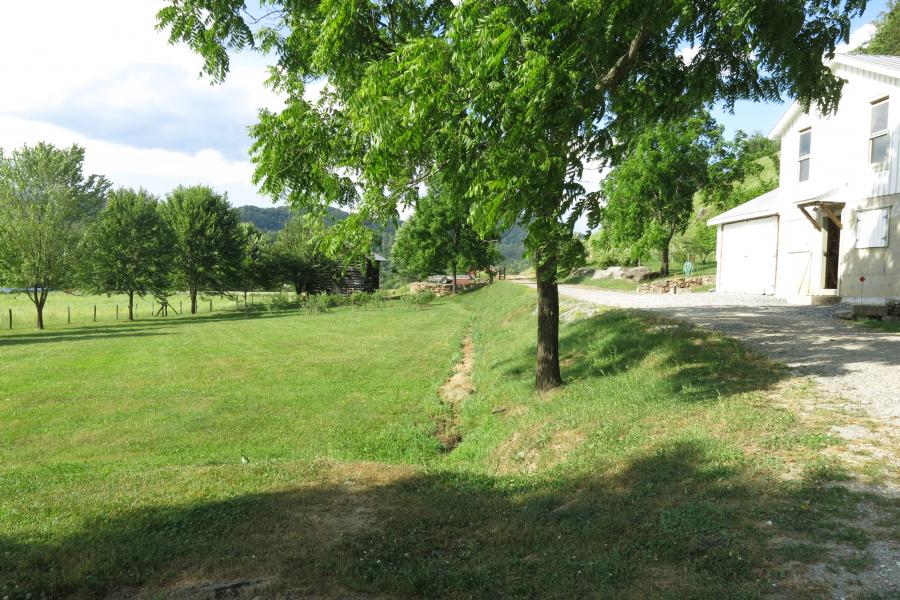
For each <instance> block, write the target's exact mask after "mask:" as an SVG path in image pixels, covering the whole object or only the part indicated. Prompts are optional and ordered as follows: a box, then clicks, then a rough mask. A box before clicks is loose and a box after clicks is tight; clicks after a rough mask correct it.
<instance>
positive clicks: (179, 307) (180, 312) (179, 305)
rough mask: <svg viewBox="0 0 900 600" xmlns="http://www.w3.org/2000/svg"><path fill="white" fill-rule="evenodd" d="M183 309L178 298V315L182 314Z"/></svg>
mask: <svg viewBox="0 0 900 600" xmlns="http://www.w3.org/2000/svg"><path fill="white" fill-rule="evenodd" d="M183 310H184V309H183V307H182V306H181V300H179V301H178V315H179V316H180V315H183V314H184V312H182V311H183Z"/></svg>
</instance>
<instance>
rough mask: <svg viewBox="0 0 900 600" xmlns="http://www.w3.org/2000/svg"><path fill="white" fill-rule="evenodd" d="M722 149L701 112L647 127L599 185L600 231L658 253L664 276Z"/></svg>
mask: <svg viewBox="0 0 900 600" xmlns="http://www.w3.org/2000/svg"><path fill="white" fill-rule="evenodd" d="M721 146H722V137H721V129H720V128H719V127H717V126H716V124H715V121H713V120H712V118H711V117H710V116H709V115H708V114H706V113H700V114H698V115H695V116H692V117H690V118H688V119H684V120H678V121H673V122H663V123H658V124H656V125H654V126H652V127H648V128H647V129H646V130H645V131H644V132H643V133H642V134H641V135H640V136H639V137H637V139H636V140H635V141H634V142H633V144H632V145H631V146H630V147H629V149H628V153H627V154H626V156H625V158H624V159H623V160H622V161H621V162H620V163H619V164H618V165H617V166H616V167H615V168H614V169H613V170H612V171H611V172H610V173H609V175H608V176H607V177H606V178H605V179H604V180H603V195H604V196H605V198H606V201H607V202H606V206H605V207H604V209H603V225H604V228H606V229H608V231H609V232H610V235H611V236H612V238H613V239H614V240H615V241H616V242H620V243H624V244H628V243H632V244H633V243H638V244H641V245H645V246H649V247H652V248H655V249H656V250H659V252H660V254H661V256H662V267H661V272H662V274H663V275H668V274H669V246H670V244H671V242H672V238H673V237H674V236H675V234H676V233H684V231H685V229H686V228H687V226H688V224H689V223H690V219H691V215H692V214H693V212H694V196H695V195H696V194H697V192H699V191H700V190H701V189H703V188H704V187H705V186H706V185H708V184H709V183H710V179H711V173H712V170H713V167H714V166H715V165H714V162H713V159H714V157H715V154H716V152H717V151H718V149H719V148H721Z"/></svg>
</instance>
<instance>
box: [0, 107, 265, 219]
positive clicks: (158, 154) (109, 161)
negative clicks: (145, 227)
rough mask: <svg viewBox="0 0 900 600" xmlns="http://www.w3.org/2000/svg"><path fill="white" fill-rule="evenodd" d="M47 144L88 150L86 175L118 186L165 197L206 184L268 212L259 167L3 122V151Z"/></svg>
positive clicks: (208, 154)
mask: <svg viewBox="0 0 900 600" xmlns="http://www.w3.org/2000/svg"><path fill="white" fill-rule="evenodd" d="M36 140H37V141H46V142H49V143H52V144H54V145H56V146H59V147H67V146H70V145H72V144H78V145H80V146H82V147H84V149H85V165H84V167H85V172H86V173H87V174H92V173H98V174H101V175H105V176H106V177H107V178H109V179H110V181H112V182H113V184H115V185H116V186H127V187H135V188H137V187H144V188H146V189H148V190H149V191H151V192H152V193H154V194H157V195H159V196H161V197H162V196H164V195H165V194H166V193H167V192H169V191H171V190H172V189H173V188H174V187H176V186H178V185H182V184H183V185H193V184H203V185H209V186H211V187H213V188H215V189H216V190H219V191H227V192H228V194H229V199H230V200H231V203H232V204H234V205H235V206H239V205H242V204H257V205H260V206H268V205H270V202H268V200H266V199H265V198H261V197H259V196H258V195H257V194H256V190H255V189H254V187H253V185H252V184H251V183H250V179H251V177H252V175H253V165H252V164H251V163H250V162H249V161H247V160H243V161H240V160H229V159H228V158H226V157H224V156H223V155H222V154H221V153H220V152H218V151H216V150H202V151H200V152H196V153H193V154H189V153H185V152H176V151H172V150H165V149H161V148H135V147H133V146H127V145H123V144H116V143H113V142H107V141H103V140H96V139H91V138H89V137H85V136H84V135H82V134H80V133H77V132H74V131H69V130H67V129H64V128H62V127H57V126H54V125H48V124H46V123H40V122H35V121H29V120H27V119H19V118H16V117H5V116H0V147H2V148H4V149H6V150H11V149H14V148H18V147H21V146H22V145H23V144H32V143H34V142H35V141H36Z"/></svg>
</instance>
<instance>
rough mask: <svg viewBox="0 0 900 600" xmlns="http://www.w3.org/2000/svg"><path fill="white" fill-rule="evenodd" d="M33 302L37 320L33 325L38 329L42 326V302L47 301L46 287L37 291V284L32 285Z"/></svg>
mask: <svg viewBox="0 0 900 600" xmlns="http://www.w3.org/2000/svg"><path fill="white" fill-rule="evenodd" d="M31 300H32V302H34V308H35V310H36V311H37V320H36V322H35V325H36V326H37V328H38V329H43V328H44V304H46V302H47V288H46V286H45V287H42V288H41V291H40V292H39V291H38V287H37V285H35V286H34V297H33V298H32V299H31Z"/></svg>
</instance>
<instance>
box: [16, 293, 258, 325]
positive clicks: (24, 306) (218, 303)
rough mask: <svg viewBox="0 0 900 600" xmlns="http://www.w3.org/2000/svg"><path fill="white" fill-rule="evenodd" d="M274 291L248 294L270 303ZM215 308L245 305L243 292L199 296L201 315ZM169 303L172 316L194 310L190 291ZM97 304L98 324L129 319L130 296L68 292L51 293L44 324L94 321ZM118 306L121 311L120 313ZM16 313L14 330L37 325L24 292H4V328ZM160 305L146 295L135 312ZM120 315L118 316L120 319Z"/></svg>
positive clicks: (148, 313)
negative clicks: (228, 294)
mask: <svg viewBox="0 0 900 600" xmlns="http://www.w3.org/2000/svg"><path fill="white" fill-rule="evenodd" d="M269 296H271V294H270V293H266V292H255V293H252V294H250V295H248V304H250V303H251V302H254V301H255V302H257V303H267V301H268V297H269ZM210 302H212V311H213V312H220V311H223V310H232V309H234V308H236V306H238V305H240V306H243V302H244V299H243V295H239V298H238V299H237V302H236V301H235V300H233V299H229V298H225V297H222V296H212V297H203V298H201V299H198V302H197V304H198V311H197V312H198V314H204V313H208V312H210ZM169 305H170V306H171V307H172V309H173V311H172V312H170V314H169V316H170V317H174V316H176V314H175V313H176V312H177V313H180V314H181V316H187V315H188V314H189V313H190V312H191V299H190V297H189V296H188V295H187V294H176V295H174V296H172V297H171V298H170V299H169ZM95 306H96V307H97V321H96V322H97V323H115V322H116V321H117V320H118V321H125V320H127V319H128V297H127V296H125V295H124V294H112V295H109V296H87V295H80V294H70V293H66V292H50V295H49V296H48V297H47V304H46V305H45V306H44V325H45V326H46V327H51V328H53V327H59V326H62V325H67V324H70V323H71V324H72V325H86V324H91V323H94V322H95V321H94V307H95ZM117 309H118V313H117ZM10 310H12V314H13V330H29V329H33V328H34V323H35V319H36V315H37V313H36V311H35V308H34V304H33V303H32V302H31V300H29V299H28V295H27V294H24V293H18V294H0V329H4V330H5V329H8V328H9V311H10ZM158 310H159V304H158V303H157V302H156V301H155V300H154V299H153V297H152V296H147V297H145V298H140V297H137V296H136V297H135V299H134V313H135V318H136V319H151V318H156V317H155V315H156V313H157V311H158ZM117 314H118V319H117V318H116V316H117Z"/></svg>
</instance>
